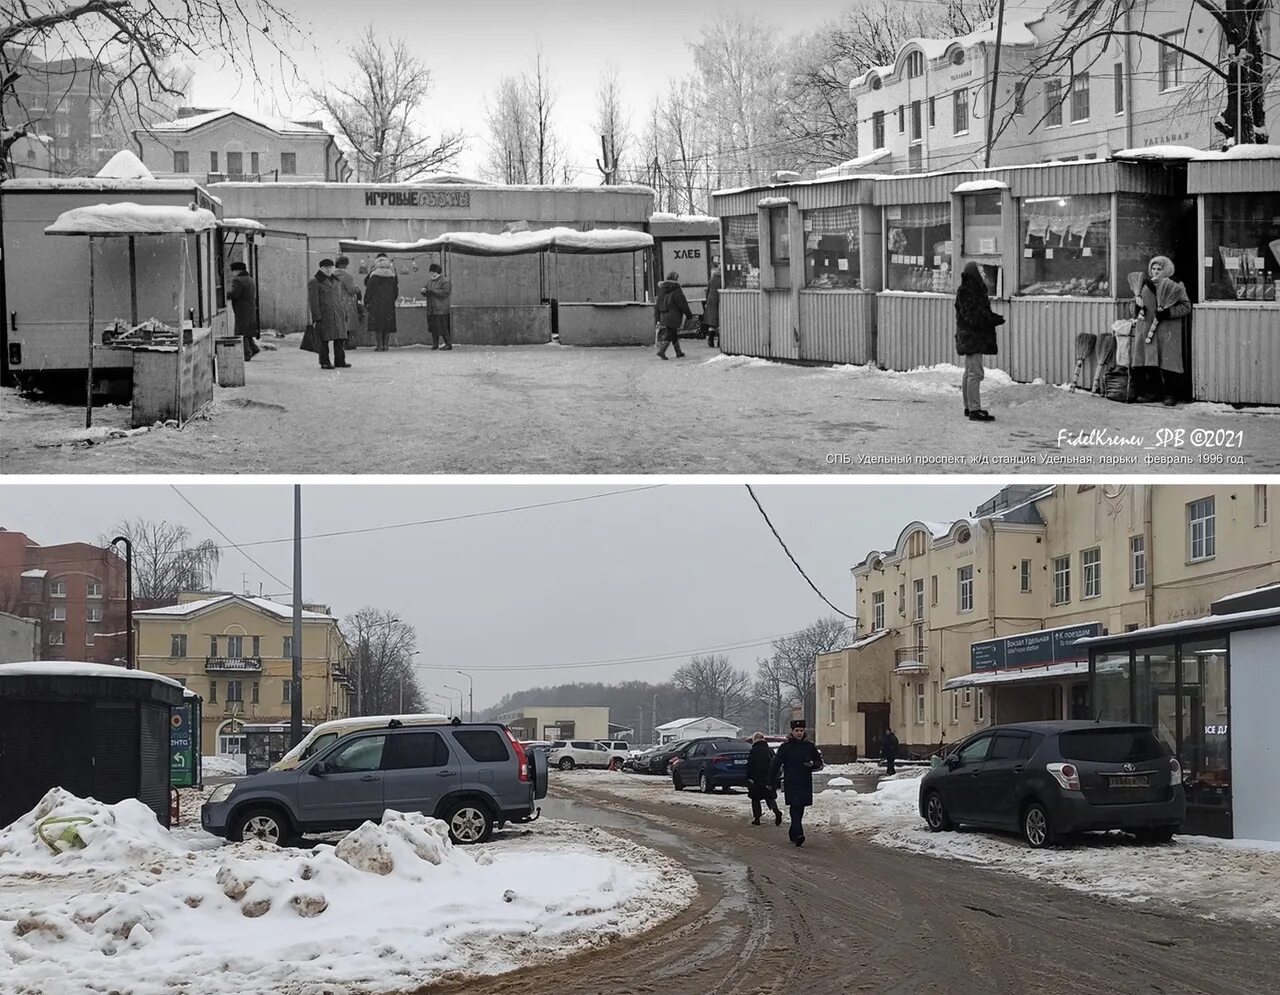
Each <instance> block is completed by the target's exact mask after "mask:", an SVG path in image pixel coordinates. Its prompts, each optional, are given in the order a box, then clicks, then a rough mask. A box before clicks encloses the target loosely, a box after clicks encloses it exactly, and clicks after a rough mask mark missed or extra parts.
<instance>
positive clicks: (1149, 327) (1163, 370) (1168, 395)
mask: <svg viewBox="0 0 1280 995" xmlns="http://www.w3.org/2000/svg"><path fill="white" fill-rule="evenodd" d="M1134 282H1137V281H1136V280H1135V281H1134ZM1133 309H1134V314H1135V316H1136V317H1137V319H1138V325H1137V327H1136V328H1135V329H1134V330H1133V359H1132V365H1133V368H1135V369H1142V370H1143V380H1144V382H1145V383H1144V386H1143V395H1142V396H1141V397H1139V400H1144V401H1155V400H1159V399H1163V400H1164V403H1165V404H1166V405H1167V406H1169V407H1173V406H1174V405H1176V404H1177V403H1178V398H1179V397H1180V396H1181V394H1182V392H1183V386H1182V379H1183V374H1184V372H1185V371H1184V369H1183V364H1182V346H1183V343H1182V339H1183V336H1184V335H1185V334H1186V323H1185V322H1184V321H1183V320H1182V319H1183V318H1185V317H1186V316H1187V315H1189V314H1190V313H1191V299H1190V298H1189V297H1188V296H1187V288H1186V287H1185V286H1183V285H1182V283H1180V282H1179V281H1178V280H1175V279H1174V278H1173V261H1172V260H1171V259H1170V258H1169V257H1168V256H1156V257H1155V258H1154V259H1152V260H1151V262H1150V263H1149V264H1148V265H1147V273H1146V276H1145V277H1143V279H1142V284H1141V287H1140V289H1139V291H1138V293H1137V294H1136V295H1135V296H1134V298H1133Z"/></svg>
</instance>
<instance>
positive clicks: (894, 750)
mask: <svg viewBox="0 0 1280 995" xmlns="http://www.w3.org/2000/svg"><path fill="white" fill-rule="evenodd" d="M880 756H882V757H884V764H885V773H886V774H892V773H894V766H893V764H894V761H895V760H897V759H898V737H897V735H896V734H895V733H894V731H893V730H892V729H886V730H885V733H884V738H883V739H881V740H880Z"/></svg>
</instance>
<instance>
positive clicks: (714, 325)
mask: <svg viewBox="0 0 1280 995" xmlns="http://www.w3.org/2000/svg"><path fill="white" fill-rule="evenodd" d="M721 286H722V284H721V280H720V271H719V270H718V269H713V270H712V271H711V282H709V283H708V284H707V299H706V302H705V303H704V304H703V305H702V323H703V324H704V325H706V327H707V345H708V346H712V347H714V346H715V345H716V343H718V342H719V341H720V288H721Z"/></svg>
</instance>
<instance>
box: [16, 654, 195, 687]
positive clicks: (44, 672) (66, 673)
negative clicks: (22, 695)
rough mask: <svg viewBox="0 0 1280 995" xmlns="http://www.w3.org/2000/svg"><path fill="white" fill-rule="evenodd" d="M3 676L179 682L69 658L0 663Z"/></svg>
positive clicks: (161, 676)
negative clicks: (78, 661) (76, 661)
mask: <svg viewBox="0 0 1280 995" xmlns="http://www.w3.org/2000/svg"><path fill="white" fill-rule="evenodd" d="M5 677H111V678H118V679H120V680H126V681H129V680H132V681H159V682H160V683H161V684H169V685H172V686H173V687H175V688H180V687H182V684H181V682H179V681H175V680H174V679H173V678H172V677H165V676H164V675H163V674H153V673H151V672H150V671H147V670H126V669H125V668H124V667H116V666H113V665H112V664H109V663H75V662H72V661H69V660H27V661H19V662H17V663H0V678H5Z"/></svg>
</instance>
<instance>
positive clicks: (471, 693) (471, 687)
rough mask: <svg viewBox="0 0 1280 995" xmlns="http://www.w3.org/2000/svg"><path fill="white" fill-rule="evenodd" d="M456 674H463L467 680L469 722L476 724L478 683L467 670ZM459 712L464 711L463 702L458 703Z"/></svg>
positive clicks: (458, 671)
mask: <svg viewBox="0 0 1280 995" xmlns="http://www.w3.org/2000/svg"><path fill="white" fill-rule="evenodd" d="M454 673H458V674H461V675H462V676H463V677H465V678H466V679H467V721H468V722H474V721H475V720H476V682H475V681H474V680H473V679H472V677H471V675H470V674H468V673H467V672H466V671H465V670H457V671H454ZM458 710H459V711H461V710H462V702H461V700H459V702H458Z"/></svg>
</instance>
